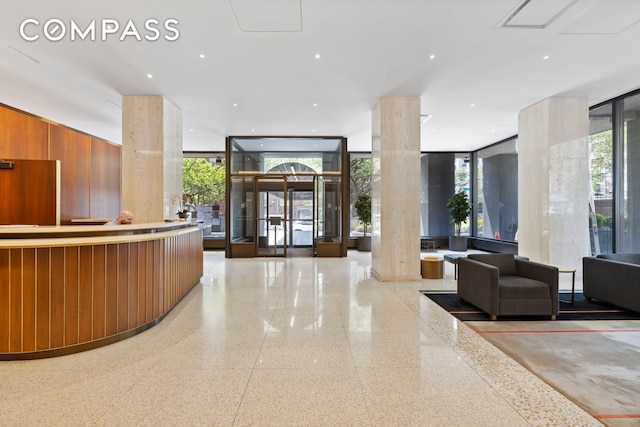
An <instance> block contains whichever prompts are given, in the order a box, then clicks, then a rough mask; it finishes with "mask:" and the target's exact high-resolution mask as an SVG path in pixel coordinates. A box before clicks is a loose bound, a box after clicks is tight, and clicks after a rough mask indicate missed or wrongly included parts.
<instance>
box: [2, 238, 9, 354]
mask: <svg viewBox="0 0 640 427" xmlns="http://www.w3.org/2000/svg"><path fill="white" fill-rule="evenodd" d="M10 273H11V272H10V271H9V249H0V352H8V351H9V339H10V337H9V328H10V322H9V319H10V314H9V313H10V310H11V292H10V286H11V282H10V280H9V277H10Z"/></svg>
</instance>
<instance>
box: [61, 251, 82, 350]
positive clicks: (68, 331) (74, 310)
mask: <svg viewBox="0 0 640 427" xmlns="http://www.w3.org/2000/svg"><path fill="white" fill-rule="evenodd" d="M78 256H79V248H78V247H77V246H69V247H66V248H65V250H64V345H74V344H77V343H78V310H79V306H78V297H79V292H78Z"/></svg>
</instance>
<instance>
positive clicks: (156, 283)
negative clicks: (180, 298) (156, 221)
mask: <svg viewBox="0 0 640 427" xmlns="http://www.w3.org/2000/svg"><path fill="white" fill-rule="evenodd" d="M162 244H163V241H162V240H154V241H153V259H154V265H155V266H156V268H154V269H153V291H154V292H153V294H154V295H153V296H154V298H153V318H154V319H156V318H158V316H160V310H161V307H162V301H163V298H164V293H163V292H162V289H163V288H164V286H163V284H162V266H161V265H160V263H161V261H162V258H161V256H162Z"/></svg>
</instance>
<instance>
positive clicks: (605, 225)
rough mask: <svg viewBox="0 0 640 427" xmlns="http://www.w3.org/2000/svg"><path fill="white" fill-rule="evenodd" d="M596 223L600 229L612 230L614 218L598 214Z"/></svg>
mask: <svg viewBox="0 0 640 427" xmlns="http://www.w3.org/2000/svg"><path fill="white" fill-rule="evenodd" d="M596 222H597V223H598V229H611V228H612V226H613V218H611V217H610V216H604V215H602V214H599V213H596Z"/></svg>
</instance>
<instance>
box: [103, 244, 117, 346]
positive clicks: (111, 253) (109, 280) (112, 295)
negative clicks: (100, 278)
mask: <svg viewBox="0 0 640 427" xmlns="http://www.w3.org/2000/svg"><path fill="white" fill-rule="evenodd" d="M105 276H106V279H105V290H106V291H105V295H106V301H105V319H106V336H107V337H110V336H111V335H115V334H117V333H118V245H107V269H106V275H105Z"/></svg>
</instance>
